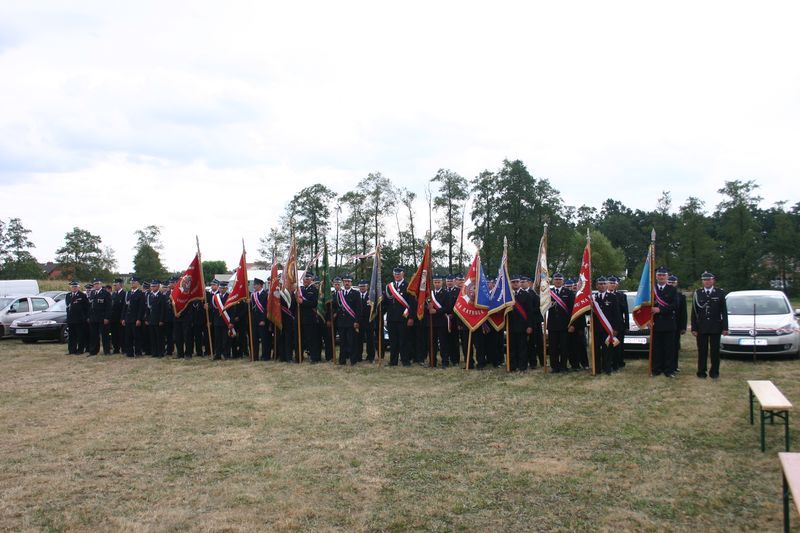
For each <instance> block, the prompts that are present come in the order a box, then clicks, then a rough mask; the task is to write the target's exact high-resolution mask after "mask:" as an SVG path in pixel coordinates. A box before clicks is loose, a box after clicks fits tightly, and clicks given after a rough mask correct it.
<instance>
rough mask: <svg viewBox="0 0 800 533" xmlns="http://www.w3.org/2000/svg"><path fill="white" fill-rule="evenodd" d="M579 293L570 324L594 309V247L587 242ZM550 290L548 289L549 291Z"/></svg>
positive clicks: (579, 278) (576, 296) (579, 277)
mask: <svg viewBox="0 0 800 533" xmlns="http://www.w3.org/2000/svg"><path fill="white" fill-rule="evenodd" d="M577 289H578V292H577V293H575V303H574V304H573V305H572V317H571V318H570V320H569V323H570V324H572V323H573V322H574V321H575V319H577V318H578V317H580V316H582V315H583V314H585V313H587V312H589V311H591V309H592V247H591V244H590V243H589V242H588V240H587V242H586V248H584V249H583V259H581V272H580V275H579V276H578V287H577ZM549 290H550V289H549V288H548V291H549Z"/></svg>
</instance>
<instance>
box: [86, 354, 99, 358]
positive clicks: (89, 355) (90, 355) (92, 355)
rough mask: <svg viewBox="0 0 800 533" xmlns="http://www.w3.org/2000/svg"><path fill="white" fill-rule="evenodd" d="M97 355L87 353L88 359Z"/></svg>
mask: <svg viewBox="0 0 800 533" xmlns="http://www.w3.org/2000/svg"><path fill="white" fill-rule="evenodd" d="M95 355H97V354H96V353H87V354H86V357H94V356H95Z"/></svg>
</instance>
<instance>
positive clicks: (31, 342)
mask: <svg viewBox="0 0 800 533" xmlns="http://www.w3.org/2000/svg"><path fill="white" fill-rule="evenodd" d="M22 342H23V344H33V343H35V342H36V339H22Z"/></svg>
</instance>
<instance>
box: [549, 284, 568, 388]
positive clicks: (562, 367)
mask: <svg viewBox="0 0 800 533" xmlns="http://www.w3.org/2000/svg"><path fill="white" fill-rule="evenodd" d="M550 298H551V303H550V308H549V310H548V311H547V344H548V351H549V353H550V367H551V368H552V369H553V373H554V374H556V373H558V372H566V371H567V370H568V366H567V361H568V357H569V347H568V346H567V333H568V332H567V330H568V328H569V321H570V318H571V317H572V304H573V303H574V301H575V295H574V294H573V293H572V291H569V290H567V289H566V288H565V287H564V275H563V274H561V273H560V272H556V273H555V274H553V288H552V289H550Z"/></svg>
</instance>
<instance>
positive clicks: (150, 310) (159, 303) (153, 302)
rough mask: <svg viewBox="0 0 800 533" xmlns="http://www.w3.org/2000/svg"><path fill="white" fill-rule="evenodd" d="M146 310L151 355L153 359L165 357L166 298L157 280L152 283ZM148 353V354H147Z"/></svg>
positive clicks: (145, 319) (147, 296)
mask: <svg viewBox="0 0 800 533" xmlns="http://www.w3.org/2000/svg"><path fill="white" fill-rule="evenodd" d="M145 296H146V309H145V317H144V323H145V326H146V327H147V334H148V338H149V339H150V345H149V348H150V355H151V356H153V357H163V356H164V337H163V336H162V326H163V324H164V322H163V319H164V298H163V297H162V296H161V282H160V281H159V280H157V279H154V280H151V281H150V292H149V293H147V294H146V295H145ZM145 353H147V352H145Z"/></svg>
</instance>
